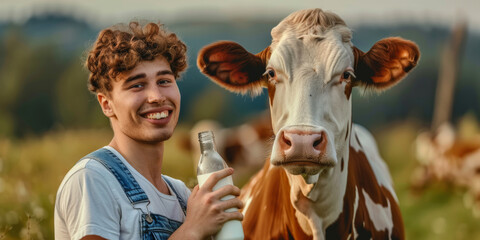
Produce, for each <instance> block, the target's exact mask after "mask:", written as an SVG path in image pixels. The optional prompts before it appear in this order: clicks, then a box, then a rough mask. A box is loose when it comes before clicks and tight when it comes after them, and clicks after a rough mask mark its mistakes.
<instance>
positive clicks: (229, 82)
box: [197, 41, 270, 95]
mask: <svg viewBox="0 0 480 240" xmlns="http://www.w3.org/2000/svg"><path fill="white" fill-rule="evenodd" d="M269 58H270V48H269V47H267V48H266V49H265V50H263V51H262V52H260V53H258V54H257V55H254V54H251V53H249V52H248V51H247V50H245V49H244V48H243V47H242V46H240V45H239V44H237V43H235V42H228V41H220V42H216V43H213V44H210V45H208V46H205V47H203V48H202V49H201V50H200V52H199V53H198V58H197V66H198V68H199V69H200V71H201V72H202V73H204V74H205V75H207V76H208V77H209V78H210V79H211V80H212V81H214V82H215V83H217V84H218V85H220V86H222V87H224V88H226V89H228V90H230V91H232V92H237V93H242V94H245V93H247V92H250V93H251V94H252V95H257V94H260V93H261V91H262V87H264V86H266V77H264V76H263V73H264V72H265V66H266V64H267V61H268V59H269Z"/></svg>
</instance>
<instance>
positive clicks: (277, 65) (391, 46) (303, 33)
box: [198, 9, 419, 239]
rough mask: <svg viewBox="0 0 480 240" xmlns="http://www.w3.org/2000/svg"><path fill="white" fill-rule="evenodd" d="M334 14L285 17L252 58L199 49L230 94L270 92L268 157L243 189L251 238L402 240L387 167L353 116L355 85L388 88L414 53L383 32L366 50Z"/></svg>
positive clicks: (208, 70) (206, 69)
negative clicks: (384, 36)
mask: <svg viewBox="0 0 480 240" xmlns="http://www.w3.org/2000/svg"><path fill="white" fill-rule="evenodd" d="M351 37H352V34H351V31H350V29H349V28H348V27H347V26H346V25H345V23H344V22H343V20H341V19H340V18H339V17H338V16H337V15H335V14H332V13H326V12H323V11H322V10H321V9H313V10H305V11H299V12H296V13H293V14H291V15H290V16H288V17H287V18H286V19H284V20H283V21H282V22H280V23H279V24H278V25H277V26H276V27H275V28H274V29H273V30H272V44H271V45H270V46H269V47H267V48H266V49H265V50H264V51H262V52H261V53H259V54H257V55H253V54H250V53H248V52H247V51H246V50H245V49H243V48H242V47H241V46H239V45H238V44H236V43H233V42H219V43H214V44H212V45H210V46H207V47H205V48H204V49H202V51H201V52H200V54H199V58H198V66H199V68H200V69H201V70H202V72H203V73H205V74H206V75H208V76H209V77H211V78H212V79H213V80H214V81H215V82H216V83H218V84H220V85H221V86H224V87H225V88H227V89H229V90H232V91H235V92H241V93H245V92H250V93H252V94H258V93H260V92H261V89H262V87H264V88H267V89H268V94H269V102H270V113H271V121H272V129H273V132H274V133H275V139H274V141H273V146H272V152H271V155H270V159H269V161H268V162H266V163H265V166H264V168H263V169H262V170H261V171H260V172H259V173H258V174H257V175H256V176H255V177H253V178H252V180H251V181H250V182H249V183H248V184H247V185H246V186H245V187H244V188H243V189H242V196H241V197H242V199H243V200H244V202H245V207H244V209H243V212H244V214H245V219H244V223H243V225H244V230H245V234H246V236H247V239H290V238H293V239H311V238H313V239H357V238H360V239H364V238H366V239H369V238H373V239H403V238H404V230H403V223H402V220H401V215H400V211H399V208H398V203H397V198H396V195H395V193H394V191H393V187H392V182H391V180H390V175H389V173H388V169H387V167H386V165H385V163H384V162H383V160H382V159H381V157H380V155H379V154H378V150H377V147H376V144H375V141H374V140H373V137H372V136H371V135H370V134H369V133H368V131H366V130H365V129H363V128H362V127H360V126H357V125H355V124H353V123H352V121H351V119H352V115H351V114H352V113H351V106H352V105H351V100H352V99H351V91H352V88H353V87H354V86H358V85H361V86H365V87H371V88H377V89H385V88H387V87H390V86H392V85H394V84H395V83H397V82H398V81H399V80H400V79H402V78H403V77H404V76H405V74H406V72H408V71H409V70H411V69H412V68H413V67H414V66H415V65H416V62H417V60H418V57H419V51H418V48H417V47H416V45H415V44H413V43H412V42H410V41H406V40H403V39H400V38H390V39H384V40H381V41H379V42H377V43H376V44H375V45H374V46H373V47H372V49H371V50H370V51H369V52H367V53H363V52H362V51H360V50H358V49H357V48H355V47H354V46H353V45H352V43H351V41H350V40H351Z"/></svg>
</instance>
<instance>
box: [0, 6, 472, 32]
mask: <svg viewBox="0 0 480 240" xmlns="http://www.w3.org/2000/svg"><path fill="white" fill-rule="evenodd" d="M307 8H322V9H323V10H329V11H332V12H335V13H337V14H338V15H340V17H342V18H343V19H344V20H345V21H346V22H347V24H348V25H357V24H363V23H369V24H380V25H382V24H396V23H419V24H438V25H443V26H447V27H451V26H453V25H454V24H455V23H456V22H458V21H462V20H463V21H466V22H467V24H468V28H469V30H470V31H474V32H476V33H480V13H479V12H480V0H396V1H392V0H329V1H325V0H288V1H282V0H236V1H232V0H171V1H164V0H142V1H138V0H137V1H134V0H131V1H127V0H98V1H94V0H82V1H74V0H0V22H17V23H21V22H24V21H26V20H28V18H29V17H30V16H32V14H42V13H43V12H49V11H50V12H52V11H62V12H64V13H67V14H71V15H72V16H74V17H77V18H80V19H83V20H87V21H88V22H89V23H91V24H93V25H97V26H99V27H105V26H109V25H112V24H115V23H119V22H127V21H130V20H132V19H134V18H140V19H147V20H160V21H162V22H165V23H168V22H175V21H194V20H197V19H208V20H222V19H254V18H255V19H262V18H264V19H281V18H283V17H285V16H287V15H288V14H289V13H291V12H294V11H296V10H300V9H307Z"/></svg>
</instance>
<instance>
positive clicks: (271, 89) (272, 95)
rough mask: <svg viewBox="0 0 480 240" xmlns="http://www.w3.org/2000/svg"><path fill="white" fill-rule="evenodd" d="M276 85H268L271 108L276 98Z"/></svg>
mask: <svg viewBox="0 0 480 240" xmlns="http://www.w3.org/2000/svg"><path fill="white" fill-rule="evenodd" d="M275 89H276V88H275V85H274V84H268V99H269V100H270V107H271V106H273V99H274V98H275Z"/></svg>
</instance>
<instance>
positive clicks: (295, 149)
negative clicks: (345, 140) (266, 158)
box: [270, 125, 336, 175]
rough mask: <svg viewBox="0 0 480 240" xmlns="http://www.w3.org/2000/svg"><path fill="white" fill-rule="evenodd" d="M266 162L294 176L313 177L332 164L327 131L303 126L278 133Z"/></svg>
mask: <svg viewBox="0 0 480 240" xmlns="http://www.w3.org/2000/svg"><path fill="white" fill-rule="evenodd" d="M270 161H271V163H272V164H273V165H275V166H281V167H283V168H285V169H286V170H287V171H288V172H289V173H290V174H295V175H298V174H307V175H315V174H317V173H319V172H320V171H322V170H324V169H329V168H332V167H334V166H335V164H336V158H335V153H334V151H332V143H331V142H330V141H329V138H328V134H327V131H325V130H324V129H323V128H320V127H314V126H303V125H302V126H288V127H285V128H283V129H281V130H280V131H279V132H278V134H277V135H276V138H275V142H274V145H273V149H272V156H271V158H270Z"/></svg>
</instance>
